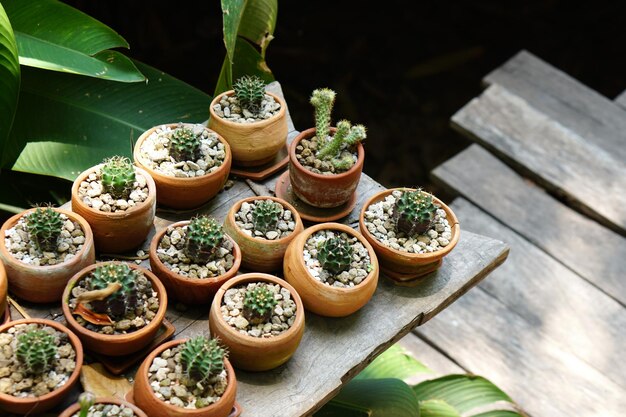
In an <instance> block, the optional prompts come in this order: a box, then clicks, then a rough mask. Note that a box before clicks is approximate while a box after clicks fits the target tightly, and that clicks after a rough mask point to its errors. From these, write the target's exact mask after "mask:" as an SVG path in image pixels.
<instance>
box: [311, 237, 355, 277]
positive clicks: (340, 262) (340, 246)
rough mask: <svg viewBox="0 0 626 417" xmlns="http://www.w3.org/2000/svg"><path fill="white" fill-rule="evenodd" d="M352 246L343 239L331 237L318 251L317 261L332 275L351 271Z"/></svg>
mask: <svg viewBox="0 0 626 417" xmlns="http://www.w3.org/2000/svg"><path fill="white" fill-rule="evenodd" d="M352 252H353V251H352V245H350V243H349V242H348V241H347V240H345V239H344V238H342V237H331V238H329V239H326V240H325V241H324V243H322V244H321V245H320V247H319V249H318V251H317V260H318V261H320V265H321V266H322V268H324V269H325V270H327V271H328V272H330V273H332V274H335V275H337V274H340V273H341V272H343V271H347V270H348V269H350V264H351V263H352Z"/></svg>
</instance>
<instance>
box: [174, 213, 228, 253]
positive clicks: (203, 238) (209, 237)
mask: <svg viewBox="0 0 626 417" xmlns="http://www.w3.org/2000/svg"><path fill="white" fill-rule="evenodd" d="M186 237H187V239H186V241H185V247H184V249H183V251H184V252H185V255H187V257H188V258H189V259H191V261H192V262H194V263H197V264H200V265H202V264H206V263H207V262H209V261H210V260H211V258H212V257H213V256H214V255H215V253H216V252H217V249H218V248H219V246H220V245H221V244H222V241H223V240H224V230H223V229H222V225H221V224H219V223H218V222H217V220H215V219H214V218H212V217H209V216H198V217H195V218H193V219H191V221H190V222H189V225H188V226H187V232H186Z"/></svg>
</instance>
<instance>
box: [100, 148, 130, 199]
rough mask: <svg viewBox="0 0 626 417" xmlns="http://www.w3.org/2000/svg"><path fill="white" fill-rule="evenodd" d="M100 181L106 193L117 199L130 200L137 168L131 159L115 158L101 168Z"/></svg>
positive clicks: (108, 160)
mask: <svg viewBox="0 0 626 417" xmlns="http://www.w3.org/2000/svg"><path fill="white" fill-rule="evenodd" d="M100 181H101V182H102V188H103V190H104V192H105V193H109V194H110V195H111V197H113V198H115V199H125V200H126V199H128V196H129V195H130V193H131V191H132V190H133V186H134V183H135V167H134V166H133V164H132V162H130V159H128V158H124V157H122V156H114V157H112V158H109V159H106V160H105V161H104V165H102V168H100Z"/></svg>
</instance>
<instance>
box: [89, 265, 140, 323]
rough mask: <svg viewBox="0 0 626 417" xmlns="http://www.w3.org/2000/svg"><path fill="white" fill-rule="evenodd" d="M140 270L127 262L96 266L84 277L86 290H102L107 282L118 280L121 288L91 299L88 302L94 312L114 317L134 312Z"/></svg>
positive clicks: (122, 316)
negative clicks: (103, 297)
mask: <svg viewBox="0 0 626 417" xmlns="http://www.w3.org/2000/svg"><path fill="white" fill-rule="evenodd" d="M140 276H141V272H140V271H137V270H136V269H131V268H130V267H129V266H128V265H127V264H124V263H122V264H115V263H105V264H102V265H100V266H98V267H97V268H96V269H94V271H93V272H92V273H91V274H89V275H88V276H87V277H86V278H85V284H86V287H87V290H88V291H93V290H102V289H104V288H106V287H107V286H108V285H109V283H112V282H118V283H120V284H121V286H122V287H121V288H120V289H119V290H118V291H116V292H114V293H113V294H111V295H109V296H108V297H106V298H105V299H104V300H92V301H90V302H89V303H90V304H91V308H92V309H93V311H95V312H96V313H104V314H107V315H109V316H111V317H112V318H114V319H121V318H124V317H125V316H126V315H127V314H128V313H131V312H134V311H135V309H136V308H137V307H138V305H139V296H138V294H137V286H136V281H137V278H139V277H140Z"/></svg>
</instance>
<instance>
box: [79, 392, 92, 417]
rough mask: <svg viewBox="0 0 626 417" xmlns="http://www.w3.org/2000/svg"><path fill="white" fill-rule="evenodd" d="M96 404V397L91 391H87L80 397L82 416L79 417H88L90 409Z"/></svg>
mask: <svg viewBox="0 0 626 417" xmlns="http://www.w3.org/2000/svg"><path fill="white" fill-rule="evenodd" d="M95 402H96V396H95V395H94V394H92V393H91V392H89V391H85V392H83V393H82V394H80V395H79V396H78V405H80V414H78V417H87V415H88V414H89V409H90V408H91V406H92V405H94V403H95Z"/></svg>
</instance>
